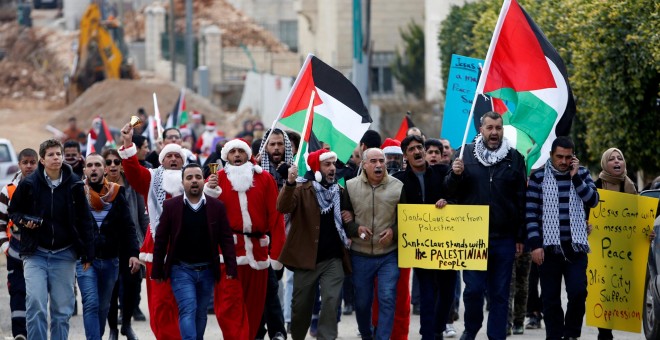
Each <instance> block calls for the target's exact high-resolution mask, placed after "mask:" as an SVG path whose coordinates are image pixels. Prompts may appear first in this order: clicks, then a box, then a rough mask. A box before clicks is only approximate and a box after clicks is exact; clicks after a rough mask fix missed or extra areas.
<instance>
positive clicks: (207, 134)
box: [195, 122, 223, 162]
mask: <svg viewBox="0 0 660 340" xmlns="http://www.w3.org/2000/svg"><path fill="white" fill-rule="evenodd" d="M222 136H223V134H222V133H221V132H220V131H218V129H217V126H216V124H215V122H208V123H206V125H205V127H204V132H202V134H201V135H200V136H199V138H198V139H197V143H195V150H197V151H198V152H199V155H200V158H202V159H203V160H202V162H203V161H204V160H206V158H208V157H209V155H210V154H211V152H213V147H214V145H213V141H215V140H217V139H218V138H219V137H222Z"/></svg>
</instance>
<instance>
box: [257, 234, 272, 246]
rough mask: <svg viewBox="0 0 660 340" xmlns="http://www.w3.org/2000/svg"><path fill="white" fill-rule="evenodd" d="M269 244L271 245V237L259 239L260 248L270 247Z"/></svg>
mask: <svg viewBox="0 0 660 340" xmlns="http://www.w3.org/2000/svg"><path fill="white" fill-rule="evenodd" d="M269 244H270V237H268V235H264V237H263V238H260V239H259V245H260V246H262V247H268V245H269Z"/></svg>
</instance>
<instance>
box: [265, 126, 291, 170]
mask: <svg viewBox="0 0 660 340" xmlns="http://www.w3.org/2000/svg"><path fill="white" fill-rule="evenodd" d="M275 130H276V131H280V132H282V135H283V136H284V163H286V164H289V165H291V164H293V151H292V150H293V149H292V148H291V141H290V140H289V136H288V135H287V134H286V132H284V131H282V130H280V129H277V128H275ZM272 131H273V130H272V129H268V130H267V131H266V133H265V134H264V138H263V140H262V142H261V146H260V147H259V155H260V156H261V162H260V163H261V168H262V169H264V171H270V159H268V152H266V144H267V142H268V136H270V133H271V132H272Z"/></svg>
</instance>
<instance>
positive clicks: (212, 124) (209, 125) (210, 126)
mask: <svg viewBox="0 0 660 340" xmlns="http://www.w3.org/2000/svg"><path fill="white" fill-rule="evenodd" d="M215 128H216V125H215V122H213V121H210V122H208V123H206V129H207V130H215Z"/></svg>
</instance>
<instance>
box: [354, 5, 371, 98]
mask: <svg viewBox="0 0 660 340" xmlns="http://www.w3.org/2000/svg"><path fill="white" fill-rule="evenodd" d="M370 60H371V0H353V85H355V87H356V88H357V89H358V91H359V92H360V95H361V96H362V101H363V102H364V106H366V107H367V109H368V108H369V61H370Z"/></svg>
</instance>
